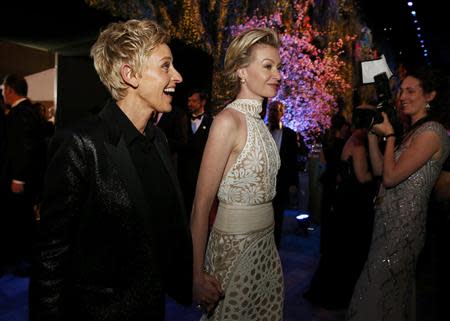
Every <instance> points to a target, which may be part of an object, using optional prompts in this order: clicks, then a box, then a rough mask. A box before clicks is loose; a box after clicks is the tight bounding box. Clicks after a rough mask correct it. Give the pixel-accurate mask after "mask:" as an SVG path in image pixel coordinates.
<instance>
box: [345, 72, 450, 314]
mask: <svg viewBox="0 0 450 321" xmlns="http://www.w3.org/2000/svg"><path fill="white" fill-rule="evenodd" d="M439 83H440V82H439V78H438V77H436V75H435V74H434V73H433V72H432V71H430V70H421V71H417V72H411V73H410V75H409V76H407V77H406V78H405V79H404V80H403V82H402V85H401V87H400V96H399V98H400V102H401V105H402V109H403V112H404V113H405V114H406V115H408V116H409V117H410V118H411V124H412V126H411V128H410V130H409V132H408V133H407V134H406V136H405V137H404V139H403V141H402V143H401V144H400V145H399V146H398V147H397V148H394V142H395V136H393V135H391V134H392V133H393V128H392V125H391V124H390V122H389V120H388V119H387V117H386V115H384V122H383V123H382V124H378V125H375V126H374V127H373V128H374V130H375V131H376V133H377V134H379V135H382V136H384V137H385V138H386V147H385V151H384V157H383V155H381V152H380V150H379V149H378V142H377V138H376V137H375V135H369V151H370V157H371V161H372V165H373V169H374V172H375V173H378V174H382V176H383V186H382V187H381V189H380V191H379V194H378V197H377V202H376V205H375V221H374V230H373V233H372V244H371V248H370V251H369V256H368V258H367V261H366V264H365V266H364V269H363V271H362V273H361V276H360V278H359V280H358V283H357V284H356V287H355V290H354V293H353V297H352V301H351V304H350V308H349V311H348V319H349V320H352V321H357V320H358V321H371V320H373V321H412V320H415V319H416V318H415V309H414V308H415V296H414V293H415V282H414V275H415V269H416V263H417V257H418V255H419V253H420V251H421V250H422V247H423V245H424V241H425V224H426V213H427V204H428V199H429V196H430V193H431V190H432V188H433V186H434V183H435V182H436V179H437V177H438V175H439V172H440V171H441V167H442V164H443V162H444V160H445V159H446V158H447V156H448V154H449V150H450V143H449V139H448V137H447V132H446V130H445V129H444V127H443V126H442V125H441V124H439V123H438V122H436V121H432V119H433V117H432V116H433V111H437V109H438V108H439V107H440V108H445V107H448V104H445V103H444V104H442V102H441V103H439V100H438V98H439V96H441V94H442V92H440V90H439V89H441V88H442V89H443V90H448V88H446V87H444V86H442V87H441V86H439V85H438V84H439Z"/></svg>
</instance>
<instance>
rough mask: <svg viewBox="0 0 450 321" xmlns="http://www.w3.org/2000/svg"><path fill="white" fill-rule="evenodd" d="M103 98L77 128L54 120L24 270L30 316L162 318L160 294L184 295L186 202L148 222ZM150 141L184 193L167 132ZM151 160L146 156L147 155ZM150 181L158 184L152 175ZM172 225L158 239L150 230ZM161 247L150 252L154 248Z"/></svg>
mask: <svg viewBox="0 0 450 321" xmlns="http://www.w3.org/2000/svg"><path fill="white" fill-rule="evenodd" d="M112 108H118V107H117V105H115V103H109V104H108V105H107V106H105V108H104V109H103V110H102V111H101V112H100V114H99V115H98V116H95V117H93V119H91V120H89V121H87V122H84V124H83V126H81V127H80V126H78V127H77V129H71V130H60V131H59V133H57V134H56V135H55V137H54V138H53V140H52V142H51V144H50V149H49V159H50V162H49V166H48V170H47V174H46V180H45V188H44V190H45V191H44V202H43V205H42V209H41V222H40V224H39V228H38V233H37V235H38V236H37V237H36V242H35V246H34V250H33V253H34V255H33V257H34V262H33V269H32V276H31V280H30V297H29V299H30V320H31V321H36V320H42V321H44V320H45V321H52V320H64V321H66V320H78V321H80V320H83V321H91V320H92V321H94V320H96V321H97V320H98V321H100V320H111V321H113V320H114V321H116V320H117V321H119V320H120V321H125V320H130V321H131V320H132V321H138V320H139V321H140V320H142V321H143V320H146V321H151V320H158V321H160V320H161V321H162V320H163V319H164V295H165V293H167V294H169V295H171V296H172V297H173V298H175V299H176V300H177V301H178V302H180V303H183V304H190V303H191V293H192V243H191V237H190V234H189V229H188V226H187V223H186V217H185V214H184V212H182V211H181V212H180V213H161V215H169V216H171V217H170V218H169V219H166V220H165V221H170V222H171V223H170V224H166V225H164V226H154V222H153V221H152V220H151V219H150V218H151V215H149V213H151V211H152V204H149V202H148V201H146V197H145V195H144V193H143V188H142V184H141V183H140V181H139V177H138V176H137V172H136V169H135V167H134V165H133V162H132V160H131V157H130V154H129V152H128V149H127V146H126V144H125V141H124V138H123V136H122V134H121V130H120V128H118V127H117V126H116V125H115V124H116V123H115V122H114V119H112V118H113V113H112V112H111V111H112ZM154 144H155V146H156V148H157V150H158V152H159V155H160V156H161V159H162V162H163V163H164V166H165V167H166V169H167V176H168V180H170V181H172V182H173V184H174V186H175V190H176V191H177V193H176V195H167V199H162V200H160V201H161V202H180V206H179V207H178V208H180V209H183V204H182V195H181V192H180V188H179V185H178V181H177V179H176V173H175V172H174V169H173V165H172V162H171V158H170V154H169V150H168V145H167V140H166V138H165V136H164V134H163V133H162V132H161V131H160V130H158V131H157V135H156V137H155V140H154ZM149 166H152V164H149ZM155 187H157V184H155ZM155 230H158V231H163V232H164V233H169V234H168V235H170V236H171V237H169V238H168V239H169V241H168V242H167V244H155V243H156V241H155V238H154V237H153V235H152V234H153V233H155V232H154V231H155ZM156 248H158V249H159V251H162V252H164V255H163V256H164V259H156V254H155V252H156V251H155V249H156Z"/></svg>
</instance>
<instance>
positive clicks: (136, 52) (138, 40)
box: [91, 19, 170, 100]
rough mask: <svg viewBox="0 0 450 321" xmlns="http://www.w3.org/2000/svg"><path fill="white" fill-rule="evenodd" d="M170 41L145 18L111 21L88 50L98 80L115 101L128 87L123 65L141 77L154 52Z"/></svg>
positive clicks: (156, 25) (162, 31)
mask: <svg viewBox="0 0 450 321" xmlns="http://www.w3.org/2000/svg"><path fill="white" fill-rule="evenodd" d="M169 41H170V36H169V34H168V33H167V32H166V31H165V30H164V29H163V28H162V27H161V26H159V25H158V24H157V23H156V22H154V21H151V20H147V19H144V20H135V19H132V20H128V21H125V22H114V23H111V24H110V25H109V26H108V27H107V28H106V29H105V30H103V31H102V32H101V33H100V35H99V37H98V38H97V41H96V42H95V43H94V45H93V46H92V48H91V57H92V58H93V60H94V67H95V70H96V71H97V74H98V75H99V77H100V80H101V81H102V82H103V84H104V85H105V86H106V88H107V89H108V90H109V92H110V93H111V95H112V97H113V98H114V99H115V100H119V99H121V98H124V97H125V95H126V89H127V88H128V85H127V84H125V83H124V82H123V80H122V77H121V76H120V68H121V67H122V65H123V64H124V63H126V64H129V65H130V66H131V67H132V69H133V72H134V73H135V75H137V76H140V75H141V72H142V68H143V66H144V64H145V62H146V60H147V59H148V57H150V55H151V54H152V51H153V49H155V48H156V47H157V46H158V45H161V44H164V43H168V42H169Z"/></svg>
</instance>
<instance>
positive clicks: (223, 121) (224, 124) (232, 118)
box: [213, 109, 242, 131]
mask: <svg viewBox="0 0 450 321" xmlns="http://www.w3.org/2000/svg"><path fill="white" fill-rule="evenodd" d="M241 121H242V120H241V119H240V117H239V112H237V111H235V110H232V109H224V110H222V111H221V112H220V113H219V114H218V115H217V116H216V117H214V121H213V128H216V129H220V130H227V131H235V130H237V129H238V128H239V127H240V124H241Z"/></svg>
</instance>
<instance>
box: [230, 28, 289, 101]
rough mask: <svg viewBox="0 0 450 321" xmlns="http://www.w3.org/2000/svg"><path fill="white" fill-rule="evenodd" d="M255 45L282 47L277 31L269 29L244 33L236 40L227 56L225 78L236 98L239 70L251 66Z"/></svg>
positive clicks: (238, 85)
mask: <svg viewBox="0 0 450 321" xmlns="http://www.w3.org/2000/svg"><path fill="white" fill-rule="evenodd" d="M255 45H269V46H272V47H274V48H277V49H278V48H279V47H280V40H279V39H278V35H277V34H276V32H275V31H273V30H271V29H268V28H256V29H250V30H247V31H244V32H242V33H241V34H239V35H238V36H237V37H236V38H234V39H233V40H232V41H231V43H230V45H229V47H228V49H227V52H226V54H225V61H224V71H223V76H224V78H225V81H226V84H227V86H228V87H229V88H228V89H229V91H230V93H231V94H232V95H233V97H235V96H236V95H237V94H238V92H239V89H240V86H241V85H240V81H239V77H238V75H237V70H238V69H240V68H244V67H246V66H248V65H249V63H250V57H251V54H252V50H253V48H254V47H255Z"/></svg>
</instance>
